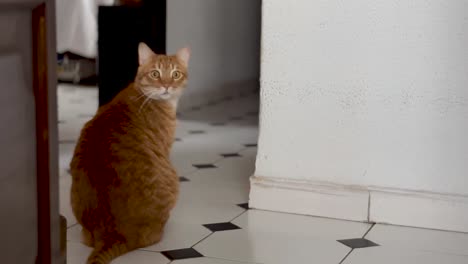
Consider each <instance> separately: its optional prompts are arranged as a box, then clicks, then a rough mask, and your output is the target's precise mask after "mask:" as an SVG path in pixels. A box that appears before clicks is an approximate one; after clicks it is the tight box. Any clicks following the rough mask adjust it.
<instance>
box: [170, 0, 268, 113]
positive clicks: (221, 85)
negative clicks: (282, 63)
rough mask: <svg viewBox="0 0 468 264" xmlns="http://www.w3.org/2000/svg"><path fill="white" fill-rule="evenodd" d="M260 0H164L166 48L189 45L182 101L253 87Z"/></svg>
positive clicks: (192, 101)
mask: <svg viewBox="0 0 468 264" xmlns="http://www.w3.org/2000/svg"><path fill="white" fill-rule="evenodd" d="M260 3H261V1H260V0H236V1H223V0H190V1H187V0H171V1H167V5H168V6H167V46H168V52H169V53H173V52H175V51H176V50H177V49H179V48H181V47H183V46H185V45H189V46H190V48H191V49H192V58H191V62H190V69H189V71H190V82H189V87H188V89H187V91H186V94H185V96H184V97H183V99H182V102H181V107H182V108H183V107H184V106H185V107H186V106H192V105H197V104H200V103H205V102H206V101H210V100H213V99H216V97H220V96H225V95H231V94H235V93H238V92H239V91H241V90H249V89H255V88H256V87H258V78H259V56H260Z"/></svg>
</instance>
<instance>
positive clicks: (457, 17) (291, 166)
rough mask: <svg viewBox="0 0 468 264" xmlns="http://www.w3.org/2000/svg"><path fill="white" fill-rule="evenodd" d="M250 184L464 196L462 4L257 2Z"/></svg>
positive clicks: (466, 91)
mask: <svg viewBox="0 0 468 264" xmlns="http://www.w3.org/2000/svg"><path fill="white" fill-rule="evenodd" d="M263 5H264V6H263V28H262V32H263V36H262V61H261V67H262V71H261V75H262V78H261V101H262V102H261V122H260V142H259V154H258V157H257V171H256V175H257V176H265V177H277V178H293V179H300V180H301V179H302V180H312V181H324V182H331V183H339V184H355V185H363V186H369V185H371V186H372V185H373V186H384V187H390V188H401V189H411V190H423V191H432V192H441V193H451V194H468V177H466V175H467V172H468V162H467V160H468V138H467V135H468V88H467V85H468V48H467V47H468V30H467V29H468V1H464V0H454V1H442V0H415V1H397V0H385V1H383V0H377V1H371V0H356V1H341V0H332V1H307V0H292V1H289V2H288V4H287V5H286V4H284V1H281V0H264V1H263Z"/></svg>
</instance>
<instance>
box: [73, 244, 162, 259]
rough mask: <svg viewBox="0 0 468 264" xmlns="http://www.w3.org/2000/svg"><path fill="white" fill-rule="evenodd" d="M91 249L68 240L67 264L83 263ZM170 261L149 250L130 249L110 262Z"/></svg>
mask: <svg viewBox="0 0 468 264" xmlns="http://www.w3.org/2000/svg"><path fill="white" fill-rule="evenodd" d="M91 251H92V249H91V248H89V247H86V246H85V245H83V244H81V243H76V242H68V244H67V264H83V263H86V259H87V258H88V256H89V254H90V253H91ZM167 263H170V261H169V260H168V259H167V258H166V257H164V256H163V255H162V254H160V253H157V252H150V251H140V250H136V251H132V252H130V253H127V254H125V255H123V256H121V257H118V258H117V259H115V260H114V261H113V262H112V264H167Z"/></svg>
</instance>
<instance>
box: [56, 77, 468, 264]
mask: <svg viewBox="0 0 468 264" xmlns="http://www.w3.org/2000/svg"><path fill="white" fill-rule="evenodd" d="M58 94H59V120H60V122H59V129H60V142H61V144H60V151H61V153H60V169H61V177H60V199H61V207H60V209H61V213H62V214H63V215H64V216H65V217H66V218H67V220H68V227H69V228H68V247H67V251H68V254H67V255H68V263H69V264H81V263H84V262H85V259H86V257H87V256H88V254H89V253H90V251H91V249H90V248H87V247H86V246H84V245H82V244H81V243H80V242H79V241H80V236H79V233H80V226H78V225H77V224H76V220H75V219H74V217H73V214H72V212H71V209H70V205H69V192H70V190H69V189H70V183H71V181H70V175H69V174H68V172H67V169H68V162H69V160H70V158H71V155H72V151H73V148H74V144H75V142H76V139H77V137H78V134H79V131H80V129H81V127H82V126H83V124H84V122H86V121H87V120H88V119H89V118H90V117H91V116H92V115H93V114H94V112H95V110H96V107H97V90H96V89H94V88H79V87H74V86H66V85H61V86H60V88H59V92H58ZM257 116H258V96H257V95H255V94H249V95H244V96H239V97H237V98H225V99H224V100H222V101H219V102H211V103H209V104H207V105H206V106H201V107H196V108H194V109H192V110H191V111H187V112H184V113H182V114H181V115H180V118H179V119H180V121H179V126H178V130H177V140H176V142H175V144H174V148H173V151H172V160H173V163H174V165H175V166H176V168H177V170H178V172H179V174H180V176H181V195H180V198H179V202H178V205H177V207H176V208H175V209H174V211H173V213H172V216H171V219H170V221H169V223H168V225H167V228H166V233H165V236H164V238H163V240H162V242H161V243H159V244H157V245H153V246H150V247H148V248H145V249H141V250H138V251H134V252H132V253H130V254H127V255H125V256H123V257H120V258H118V259H117V260H115V262H114V263H116V264H119V263H120V264H126V263H131V264H146V263H151V264H167V263H173V264H241V263H264V264H288V263H295V264H301V263H304V264H306V263H308V264H310V263H316V264H339V263H343V264H371V263H372V264H375V263H379V264H390V263H391V264H395V263H398V264H462V263H463V264H466V263H468V235H467V234H460V233H449V232H441V231H434V230H422V229H415V228H406V227H395V226H386V225H371V224H366V223H357V222H347V221H339V220H332V219H324V218H315V217H306V216H299V215H290V214H282V213H274V212H266V211H259V210H247V209H246V208H247V207H248V205H247V202H248V191H249V176H250V175H251V174H252V173H253V171H254V166H255V155H256V140H257V133H258V128H257V124H258V120H257Z"/></svg>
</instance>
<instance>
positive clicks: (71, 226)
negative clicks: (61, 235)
mask: <svg viewBox="0 0 468 264" xmlns="http://www.w3.org/2000/svg"><path fill="white" fill-rule="evenodd" d="M77 225H78V223H75V224H73V225H71V226H69V227H67V230H68V229H70V228H73V227H75V226H77Z"/></svg>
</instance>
